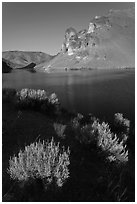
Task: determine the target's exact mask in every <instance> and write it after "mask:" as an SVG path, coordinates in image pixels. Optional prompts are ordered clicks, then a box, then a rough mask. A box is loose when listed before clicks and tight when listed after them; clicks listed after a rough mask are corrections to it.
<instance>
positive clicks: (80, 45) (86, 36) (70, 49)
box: [61, 22, 96, 55]
mask: <svg viewBox="0 0 137 204" xmlns="http://www.w3.org/2000/svg"><path fill="white" fill-rule="evenodd" d="M95 29H96V24H95V23H92V22H90V24H89V26H88V30H87V29H84V30H81V31H79V32H77V31H76V30H75V29H74V28H68V29H67V30H66V32H65V38H64V42H63V44H62V48H61V51H62V53H67V54H68V55H74V54H76V53H79V52H82V51H84V50H85V49H86V48H87V47H88V46H89V44H90V45H92V44H93V43H91V41H93V39H92V36H91V34H92V33H94V31H95Z"/></svg>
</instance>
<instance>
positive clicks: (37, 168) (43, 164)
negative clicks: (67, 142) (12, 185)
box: [8, 138, 70, 187]
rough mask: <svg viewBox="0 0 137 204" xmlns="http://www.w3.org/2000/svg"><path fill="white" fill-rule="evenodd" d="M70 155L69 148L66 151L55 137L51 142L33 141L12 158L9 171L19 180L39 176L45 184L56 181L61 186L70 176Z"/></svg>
mask: <svg viewBox="0 0 137 204" xmlns="http://www.w3.org/2000/svg"><path fill="white" fill-rule="evenodd" d="M69 155H70V150H69V148H68V149H67V150H66V151H65V148H64V146H63V147H62V148H60V144H59V143H58V144H56V143H55V142H54V139H53V138H52V140H51V141H50V142H49V141H46V142H44V141H43V142H40V141H39V142H36V143H32V144H30V145H29V146H25V150H24V151H22V150H20V151H19V153H18V155H17V156H15V155H14V156H13V157H12V158H10V160H9V169H8V173H9V174H10V177H11V178H12V179H15V180H18V181H28V180H29V179H36V178H38V179H42V181H44V185H48V184H51V183H53V182H55V184H57V186H59V187H61V186H62V185H63V184H64V182H65V180H66V179H67V178H68V177H69V169H68V165H69V164H70V161H69Z"/></svg>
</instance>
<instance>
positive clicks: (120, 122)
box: [114, 113, 130, 133]
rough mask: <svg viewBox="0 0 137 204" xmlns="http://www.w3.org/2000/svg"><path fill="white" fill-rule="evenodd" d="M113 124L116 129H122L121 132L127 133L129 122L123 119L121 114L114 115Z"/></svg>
mask: <svg viewBox="0 0 137 204" xmlns="http://www.w3.org/2000/svg"><path fill="white" fill-rule="evenodd" d="M114 123H115V125H116V126H117V127H122V128H123V131H125V132H126V133H129V128H130V120H128V119H127V118H124V117H123V114H122V113H115V115H114Z"/></svg>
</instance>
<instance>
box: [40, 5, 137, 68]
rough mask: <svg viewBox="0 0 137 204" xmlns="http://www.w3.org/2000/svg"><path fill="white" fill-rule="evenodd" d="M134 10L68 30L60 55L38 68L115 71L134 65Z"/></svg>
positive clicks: (109, 14)
mask: <svg viewBox="0 0 137 204" xmlns="http://www.w3.org/2000/svg"><path fill="white" fill-rule="evenodd" d="M134 55H135V12H134V8H130V9H127V10H122V11H120V10H116V11H113V10H111V11H109V13H108V15H106V16H95V17H94V18H93V19H91V22H90V23H89V26H88V28H87V29H83V30H81V31H79V32H77V31H76V30H75V29H74V28H68V29H67V30H66V32H65V37H64V41H63V43H62V48H61V51H60V53H59V54H58V55H57V56H56V57H55V58H53V59H52V60H51V61H49V62H47V63H43V64H40V65H38V66H36V69H45V70H47V69H51V70H55V69H56V70H57V69H87V68H90V69H96V68H102V69H104V68H105V69H106V68H107V69H112V68H129V67H134V66H135V56H134Z"/></svg>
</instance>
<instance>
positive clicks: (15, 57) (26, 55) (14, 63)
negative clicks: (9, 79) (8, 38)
mask: <svg viewBox="0 0 137 204" xmlns="http://www.w3.org/2000/svg"><path fill="white" fill-rule="evenodd" d="M2 58H3V59H2V60H3V63H4V64H5V63H6V64H7V66H10V67H11V68H12V69H16V68H25V67H28V68H29V65H31V67H32V64H33V65H34V66H35V65H38V64H41V63H45V62H48V61H50V60H51V59H52V58H53V56H51V55H48V54H46V53H43V52H24V51H6V52H2ZM5 66H6V65H5ZM34 66H33V67H34Z"/></svg>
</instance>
